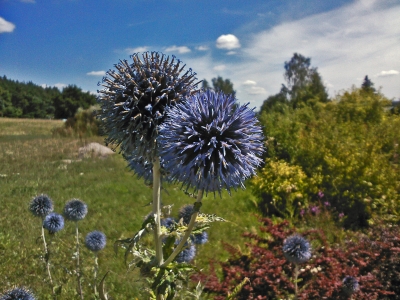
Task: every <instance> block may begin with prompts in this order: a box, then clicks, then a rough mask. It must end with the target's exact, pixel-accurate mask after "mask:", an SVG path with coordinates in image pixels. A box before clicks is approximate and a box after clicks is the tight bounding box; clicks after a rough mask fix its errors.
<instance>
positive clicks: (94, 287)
mask: <svg viewBox="0 0 400 300" xmlns="http://www.w3.org/2000/svg"><path fill="white" fill-rule="evenodd" d="M98 271H99V262H98V255H97V251H96V252H95V253H94V276H93V289H94V295H95V296H97V273H98Z"/></svg>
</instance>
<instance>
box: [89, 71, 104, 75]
mask: <svg viewBox="0 0 400 300" xmlns="http://www.w3.org/2000/svg"><path fill="white" fill-rule="evenodd" d="M86 75H89V76H105V75H106V71H91V72H88V73H86Z"/></svg>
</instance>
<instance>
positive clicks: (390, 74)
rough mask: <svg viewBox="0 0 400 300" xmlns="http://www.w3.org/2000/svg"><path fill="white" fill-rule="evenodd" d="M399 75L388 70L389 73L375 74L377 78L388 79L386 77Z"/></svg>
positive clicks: (397, 72) (394, 71)
mask: <svg viewBox="0 0 400 300" xmlns="http://www.w3.org/2000/svg"><path fill="white" fill-rule="evenodd" d="M395 75H399V71H396V70H389V71H382V72H380V73H378V74H376V76H377V77H388V76H395Z"/></svg>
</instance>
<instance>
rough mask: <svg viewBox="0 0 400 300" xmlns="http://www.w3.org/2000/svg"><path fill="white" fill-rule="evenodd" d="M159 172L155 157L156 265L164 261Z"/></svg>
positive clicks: (158, 163)
mask: <svg viewBox="0 0 400 300" xmlns="http://www.w3.org/2000/svg"><path fill="white" fill-rule="evenodd" d="M160 193H161V172H160V159H159V158H158V157H157V158H155V159H154V163H153V215H154V216H155V220H154V221H155V228H154V243H155V247H156V259H157V265H158V266H161V265H162V264H163V262H164V258H163V251H162V240H161V217H160V215H161V195H160ZM156 297H157V300H163V299H164V297H163V295H159V294H157V295H156Z"/></svg>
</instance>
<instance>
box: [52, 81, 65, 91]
mask: <svg viewBox="0 0 400 300" xmlns="http://www.w3.org/2000/svg"><path fill="white" fill-rule="evenodd" d="M54 86H55V87H56V88H58V89H59V90H62V89H63V88H65V87H66V86H67V85H66V84H65V83H60V82H59V83H56V84H55V85H54Z"/></svg>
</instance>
